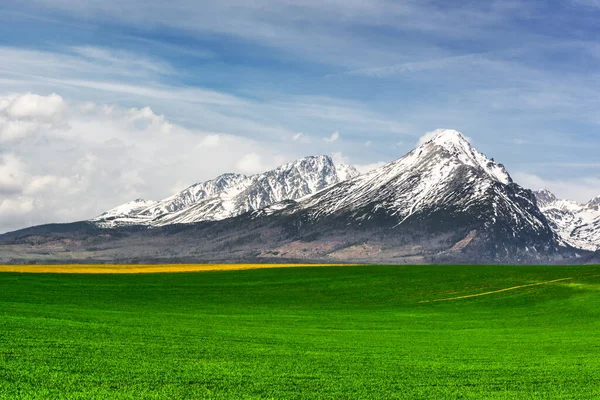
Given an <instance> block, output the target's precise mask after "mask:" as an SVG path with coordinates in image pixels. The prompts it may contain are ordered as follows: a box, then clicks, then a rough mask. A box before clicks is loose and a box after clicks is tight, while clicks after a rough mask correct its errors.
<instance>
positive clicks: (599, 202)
mask: <svg viewBox="0 0 600 400" xmlns="http://www.w3.org/2000/svg"><path fill="white" fill-rule="evenodd" d="M588 206H590V207H600V195H598V196H596V197H594V198H593V199H591V200H590V201H589V203H588Z"/></svg>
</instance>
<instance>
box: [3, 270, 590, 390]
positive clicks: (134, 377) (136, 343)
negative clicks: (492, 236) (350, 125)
mask: <svg viewBox="0 0 600 400" xmlns="http://www.w3.org/2000/svg"><path fill="white" fill-rule="evenodd" d="M598 382H600V267H599V266H568V267H563V266H548V267H530V266H527V267H512V266H346V267H343V268H340V267H322V268H270V269H250V270H237V271H235V270H234V271H212V272H193V273H189V272H179V273H155V274H130V275H126V274H68V273H67V274H44V273H42V274H29V273H15V272H4V273H0V398H15V399H90V398H93V399H109V398H110V399H112V398H123V399H142V398H143V399H152V398H172V399H183V398H211V399H213V398H214V399H594V398H600V385H599V384H598Z"/></svg>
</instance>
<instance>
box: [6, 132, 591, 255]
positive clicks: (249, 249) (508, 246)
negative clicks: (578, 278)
mask: <svg viewBox="0 0 600 400" xmlns="http://www.w3.org/2000/svg"><path fill="white" fill-rule="evenodd" d="M557 202H558V200H557V199H555V198H553V196H551V194H549V193H546V194H545V195H544V196H542V195H540V196H539V200H536V197H535V195H534V194H533V192H531V191H530V190H527V189H524V188H522V187H521V186H519V185H517V184H516V183H514V182H513V181H512V179H511V177H510V175H509V174H508V172H507V171H506V170H505V168H504V167H503V165H502V164H499V163H497V162H495V161H494V160H493V159H488V158H487V157H486V156H485V155H483V154H482V153H480V152H478V151H477V150H475V149H474V148H473V147H472V146H471V144H470V143H469V141H468V140H467V139H466V138H465V137H464V136H463V135H462V134H461V133H459V132H457V131H453V130H438V131H436V132H435V134H434V135H433V136H432V137H431V139H430V140H429V141H427V142H426V143H423V144H422V145H420V146H419V147H417V148H416V149H414V150H413V151H411V152H409V153H408V154H406V155H405V156H403V157H402V158H400V159H398V160H395V161H393V162H390V163H388V164H386V165H384V166H382V167H380V168H377V169H374V170H372V171H370V172H368V173H366V174H364V175H358V173H357V172H356V171H355V170H353V169H352V168H350V167H340V166H336V165H335V164H334V163H333V162H332V160H331V159H330V158H328V157H307V158H304V159H301V160H298V161H296V162H294V163H291V164H286V165H284V166H281V167H279V168H277V169H275V170H273V171H268V172H266V173H264V174H258V175H253V176H244V175H239V174H225V175H222V176H220V177H218V178H216V179H214V180H211V181H207V182H204V183H200V184H197V185H193V186H191V187H189V188H188V189H186V190H184V191H182V192H180V193H178V194H176V195H174V196H172V197H169V198H167V199H165V200H162V201H158V202H144V201H135V202H132V203H127V204H125V205H122V206H120V207H118V208H117V209H114V210H111V211H109V212H107V213H105V214H103V215H102V216H100V217H98V218H96V219H95V220H93V221H86V222H82V223H76V224H57V225H46V226H41V227H33V228H29V229H25V230H22V231H19V232H12V233H9V234H5V235H0V245H1V246H0V247H1V248H2V251H3V254H10V256H3V257H0V258H2V259H4V260H8V261H10V260H16V259H22V258H23V257H25V256H26V254H29V253H27V252H31V254H33V255H32V257H34V258H35V259H36V260H38V259H44V258H49V257H55V258H53V260H57V259H60V258H61V257H67V258H69V259H71V260H72V259H76V258H77V257H93V258H94V259H102V260H105V261H111V262H114V261H123V262H125V261H132V260H133V261H135V262H139V261H140V260H161V262H162V261H163V260H165V261H166V260H178V261H185V262H217V261H219V262H222V261H230V262H233V261H237V262H246V261H251V260H254V261H264V260H277V261H281V260H295V261H301V260H302V261H318V262H338V261H346V262H367V263H372V262H385V263H445V262H453V263H454V262H469V263H489V262H493V263H548V262H557V261H560V262H570V260H575V259H576V257H580V258H579V259H585V257H588V256H589V255H590V254H591V253H588V252H585V251H581V250H578V249H576V248H573V247H572V246H571V245H570V243H575V242H573V241H566V240H565V239H564V238H562V237H561V236H559V235H558V234H557V233H556V232H555V231H554V230H553V227H552V226H554V225H552V226H551V223H550V222H549V218H548V217H547V216H545V215H544V214H543V213H542V211H541V210H540V207H539V206H538V203H539V204H540V205H542V206H543V207H544V209H546V208H547V207H549V205H550V204H551V203H552V204H556V203H557ZM597 203H598V201H596V200H595V201H593V202H590V203H589V204H588V206H587V207H588V209H593V208H594V207H596V208H595V209H596V210H597V209H598V206H597ZM565 204H566V203H565ZM565 207H571V206H570V205H565ZM248 211H250V212H248ZM198 221H202V222H198ZM181 222H197V223H189V224H188V223H181ZM128 225H134V226H137V225H142V226H152V227H153V229H136V228H133V229H131V228H128V227H127V226H128ZM108 228H110V229H108ZM577 234H578V233H577V232H575V233H573V236H577ZM582 235H583V233H582ZM11 246H12V247H11ZM0 256H2V254H0ZM581 256H585V257H581Z"/></svg>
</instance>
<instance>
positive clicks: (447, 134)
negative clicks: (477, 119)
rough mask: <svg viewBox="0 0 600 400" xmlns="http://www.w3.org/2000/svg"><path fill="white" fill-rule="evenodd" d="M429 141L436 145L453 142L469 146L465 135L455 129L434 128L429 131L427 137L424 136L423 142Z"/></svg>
mask: <svg viewBox="0 0 600 400" xmlns="http://www.w3.org/2000/svg"><path fill="white" fill-rule="evenodd" d="M429 142H433V143H435V144H438V145H444V144H451V145H452V144H453V145H467V146H469V147H470V146H471V145H470V144H469V140H468V139H467V138H466V136H465V135H463V134H462V132H459V131H457V130H455V129H436V130H434V131H433V132H430V133H429V135H428V137H426V141H425V143H429Z"/></svg>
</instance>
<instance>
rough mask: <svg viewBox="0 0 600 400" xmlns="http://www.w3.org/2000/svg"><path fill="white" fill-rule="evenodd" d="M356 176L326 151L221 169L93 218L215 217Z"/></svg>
mask: <svg viewBox="0 0 600 400" xmlns="http://www.w3.org/2000/svg"><path fill="white" fill-rule="evenodd" d="M358 175H359V173H358V171H357V170H356V169H355V168H354V167H351V166H348V165H343V164H338V165H336V164H334V162H333V160H332V159H331V158H330V157H328V156H319V157H305V158H301V159H299V160H296V161H294V162H292V163H289V164H285V165H282V166H281V167H279V168H276V169H274V170H271V171H267V172H265V173H263V174H257V175H251V176H246V175H241V174H224V175H221V176H219V177H217V178H215V179H213V180H210V181H207V182H202V183H197V184H195V185H192V186H190V187H189V188H187V189H185V190H183V191H181V192H179V193H177V194H175V195H173V196H171V197H168V198H166V199H164V200H161V201H148V200H142V199H138V200H134V201H132V202H129V203H126V204H123V205H120V206H118V207H116V208H113V209H112V210H110V211H107V212H105V213H103V214H102V215H100V216H98V217H97V218H94V219H92V220H91V221H92V222H93V223H95V224H96V225H98V226H101V227H104V228H115V227H120V226H128V225H147V226H164V225H171V224H188V223H194V222H201V221H218V220H222V219H226V218H231V217H235V216H238V215H241V214H244V213H246V212H249V211H254V210H259V209H261V208H264V207H267V206H270V205H272V204H275V203H278V202H281V201H284V200H296V199H300V198H302V197H305V196H307V195H309V194H312V193H316V192H318V191H319V190H322V189H325V188H326V187H328V186H331V185H334V184H336V183H339V182H342V181H344V180H346V179H349V178H353V177H355V176H358Z"/></svg>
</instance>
